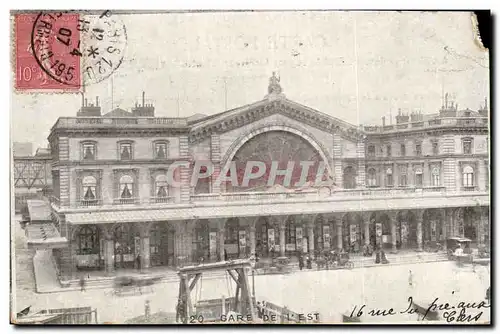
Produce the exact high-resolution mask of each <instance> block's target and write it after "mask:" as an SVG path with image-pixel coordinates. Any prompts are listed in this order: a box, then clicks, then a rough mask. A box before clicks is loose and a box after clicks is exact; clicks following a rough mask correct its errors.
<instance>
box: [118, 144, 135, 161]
mask: <svg viewBox="0 0 500 334" xmlns="http://www.w3.org/2000/svg"><path fill="white" fill-rule="evenodd" d="M131 159H132V144H129V143H127V144H125V143H124V144H120V160H131Z"/></svg>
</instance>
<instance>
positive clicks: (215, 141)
mask: <svg viewBox="0 0 500 334" xmlns="http://www.w3.org/2000/svg"><path fill="white" fill-rule="evenodd" d="M210 155H211V160H212V164H213V167H214V170H213V173H212V177H211V183H212V185H211V187H212V188H211V192H212V193H214V194H218V193H220V192H221V184H218V183H217V182H216V180H217V179H218V177H219V175H220V173H221V166H220V160H221V153H220V137H219V134H212V135H211V136H210Z"/></svg>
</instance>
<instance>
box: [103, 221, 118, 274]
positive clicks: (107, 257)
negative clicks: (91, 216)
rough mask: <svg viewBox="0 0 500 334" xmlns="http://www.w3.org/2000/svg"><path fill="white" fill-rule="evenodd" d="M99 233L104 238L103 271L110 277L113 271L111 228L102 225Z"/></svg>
mask: <svg viewBox="0 0 500 334" xmlns="http://www.w3.org/2000/svg"><path fill="white" fill-rule="evenodd" d="M100 232H101V234H102V235H103V237H104V245H103V246H104V249H103V251H104V252H103V253H104V270H105V272H106V275H110V276H111V275H112V274H113V273H114V271H115V242H114V240H113V231H112V229H111V226H108V225H104V224H102V225H101V226H100Z"/></svg>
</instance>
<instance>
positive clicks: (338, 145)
mask: <svg viewBox="0 0 500 334" xmlns="http://www.w3.org/2000/svg"><path fill="white" fill-rule="evenodd" d="M333 173H334V182H335V185H336V186H337V187H343V176H342V137H341V136H340V133H338V132H335V133H334V134H333Z"/></svg>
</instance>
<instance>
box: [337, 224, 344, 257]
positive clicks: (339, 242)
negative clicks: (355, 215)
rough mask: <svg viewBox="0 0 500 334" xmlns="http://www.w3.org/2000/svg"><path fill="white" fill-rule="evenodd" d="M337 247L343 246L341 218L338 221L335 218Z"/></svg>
mask: <svg viewBox="0 0 500 334" xmlns="http://www.w3.org/2000/svg"><path fill="white" fill-rule="evenodd" d="M336 224H337V248H338V249H339V250H340V249H342V248H343V245H342V219H341V220H340V221H339V220H337V222H336Z"/></svg>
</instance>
